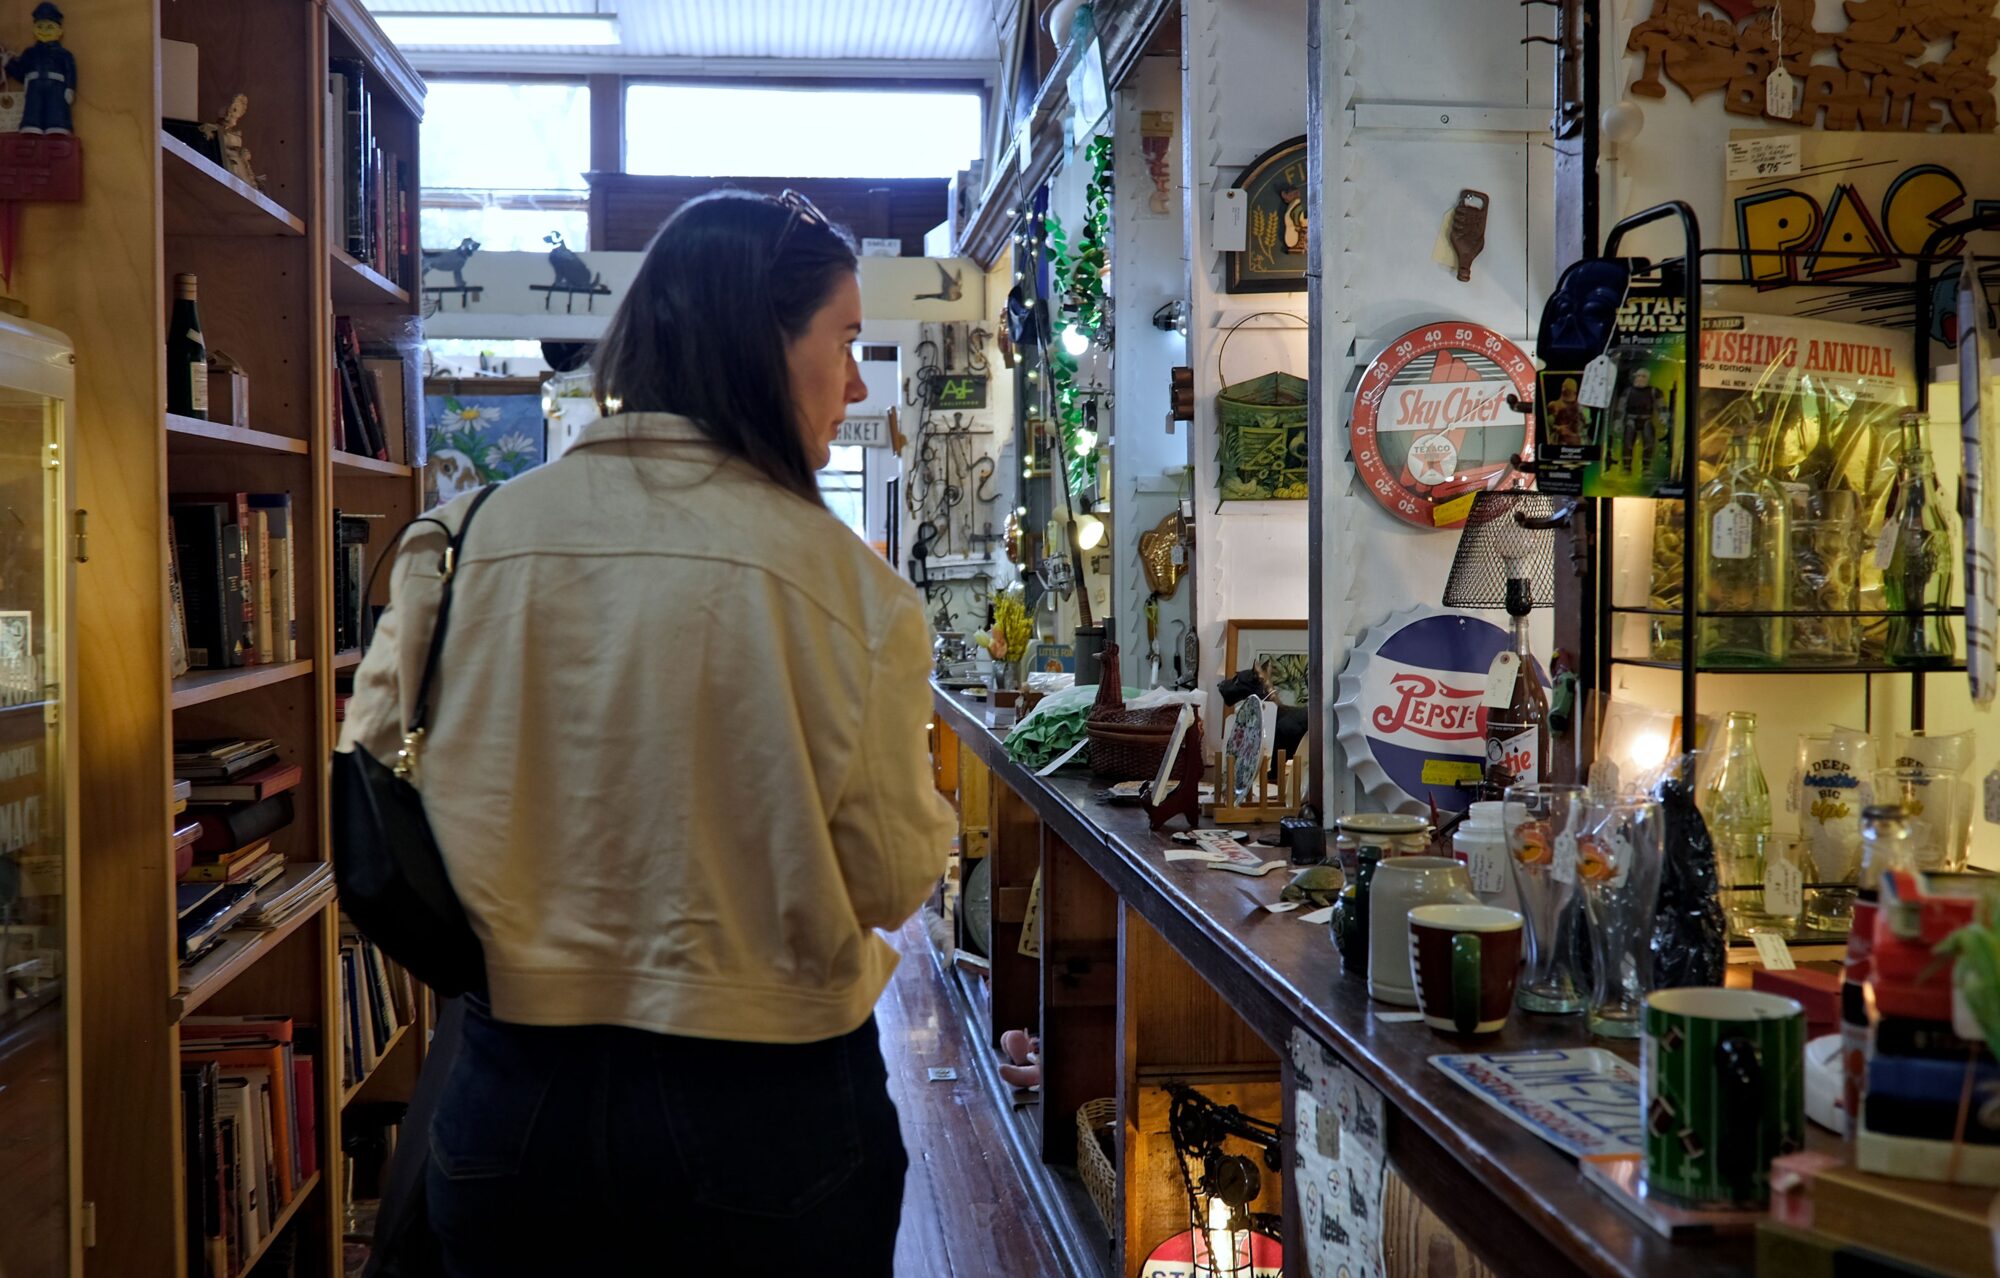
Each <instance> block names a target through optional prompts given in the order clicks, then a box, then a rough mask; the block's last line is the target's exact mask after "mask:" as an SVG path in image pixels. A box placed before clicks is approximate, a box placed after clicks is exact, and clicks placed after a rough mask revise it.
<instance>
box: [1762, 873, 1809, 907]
mask: <svg viewBox="0 0 2000 1278" xmlns="http://www.w3.org/2000/svg"><path fill="white" fill-rule="evenodd" d="M1805 908H1806V880H1805V875H1804V874H1803V873H1801V872H1800V870H1799V867H1798V866H1796V865H1794V864H1792V863H1791V862H1790V861H1777V860H1773V861H1769V862H1766V864H1765V866H1764V912H1765V913H1766V914H1773V915H1776V916H1777V917H1779V918H1784V919H1791V918H1797V917H1798V916H1799V915H1800V914H1801V913H1802V912H1804V910H1805Z"/></svg>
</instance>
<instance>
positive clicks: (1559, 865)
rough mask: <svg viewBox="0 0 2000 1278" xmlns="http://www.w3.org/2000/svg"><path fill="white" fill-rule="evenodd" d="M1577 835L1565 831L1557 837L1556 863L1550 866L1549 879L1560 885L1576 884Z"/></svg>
mask: <svg viewBox="0 0 2000 1278" xmlns="http://www.w3.org/2000/svg"><path fill="white" fill-rule="evenodd" d="M1576 858H1577V849H1576V835H1574V834H1572V833H1570V832H1569V831H1568V830H1564V831H1563V832H1562V833H1561V834H1558V835H1557V836H1556V849H1555V860H1554V863H1553V864H1551V865H1550V866H1549V877H1550V878H1552V879H1554V880H1555V881H1556V882H1558V883H1574V882H1576Z"/></svg>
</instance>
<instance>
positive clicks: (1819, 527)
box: [1785, 489, 1861, 664]
mask: <svg viewBox="0 0 2000 1278" xmlns="http://www.w3.org/2000/svg"><path fill="white" fill-rule="evenodd" d="M1789 535H1790V546H1789V550H1790V553H1791V557H1792V571H1791V604H1790V606H1791V608H1792V609H1793V611H1794V614H1795V615H1794V616H1793V617H1792V618H1791V625H1790V626H1789V627H1787V628H1786V631H1785V644H1786V653H1787V655H1789V656H1790V657H1791V659H1792V660H1793V661H1800V662H1820V663H1824V664H1842V663H1847V662H1852V661H1853V660H1854V659H1855V658H1856V657H1858V656H1860V655H1861V630H1860V627H1859V626H1858V625H1856V618H1854V617H1851V616H1849V617H1842V616H1821V615H1806V616H1799V615H1796V614H1799V613H1805V614H1823V613H1843V612H1845V613H1851V612H1853V611H1854V610H1855V608H1856V607H1857V605H1858V602H1859V600H1858V597H1857V594H1856V592H1857V590H1858V588H1859V586H1860V576H1859V573H1858V568H1859V559H1858V554H1857V552H1858V550H1859V548H1860V538H1859V537H1858V536H1857V535H1856V532H1855V494H1854V492H1853V491H1852V490H1850V489H1830V490H1829V489H1816V490H1800V491H1795V492H1793V493H1792V494H1791V521H1790V527H1789Z"/></svg>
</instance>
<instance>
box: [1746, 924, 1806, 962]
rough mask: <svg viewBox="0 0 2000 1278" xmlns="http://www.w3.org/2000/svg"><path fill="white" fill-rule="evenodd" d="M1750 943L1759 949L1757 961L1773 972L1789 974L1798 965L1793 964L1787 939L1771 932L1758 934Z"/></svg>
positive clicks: (1753, 936) (1752, 937) (1755, 934)
mask: <svg viewBox="0 0 2000 1278" xmlns="http://www.w3.org/2000/svg"><path fill="white" fill-rule="evenodd" d="M1750 943H1751V944H1752V945H1755V946H1756V947H1757V959H1758V961H1759V962H1761V963H1762V964H1763V965H1764V966H1765V967H1767V968H1769V969H1771V970H1772V971H1773V972H1789V971H1791V970H1792V969H1793V968H1795V967H1797V966H1798V964H1797V963H1794V962H1792V952H1791V950H1789V949H1787V948H1786V946H1785V938H1784V937H1782V936H1776V935H1773V934H1772V933H1770V932H1756V933H1753V934H1752V935H1751V937H1750Z"/></svg>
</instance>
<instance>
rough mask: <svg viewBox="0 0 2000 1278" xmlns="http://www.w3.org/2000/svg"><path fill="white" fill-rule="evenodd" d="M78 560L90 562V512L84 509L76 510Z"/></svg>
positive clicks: (79, 561) (81, 562)
mask: <svg viewBox="0 0 2000 1278" xmlns="http://www.w3.org/2000/svg"><path fill="white" fill-rule="evenodd" d="M76 561H77V562H78V563H80V564H87V563H89V562H90V512H89V511H87V510H83V509H78V511H77V512H76Z"/></svg>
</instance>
